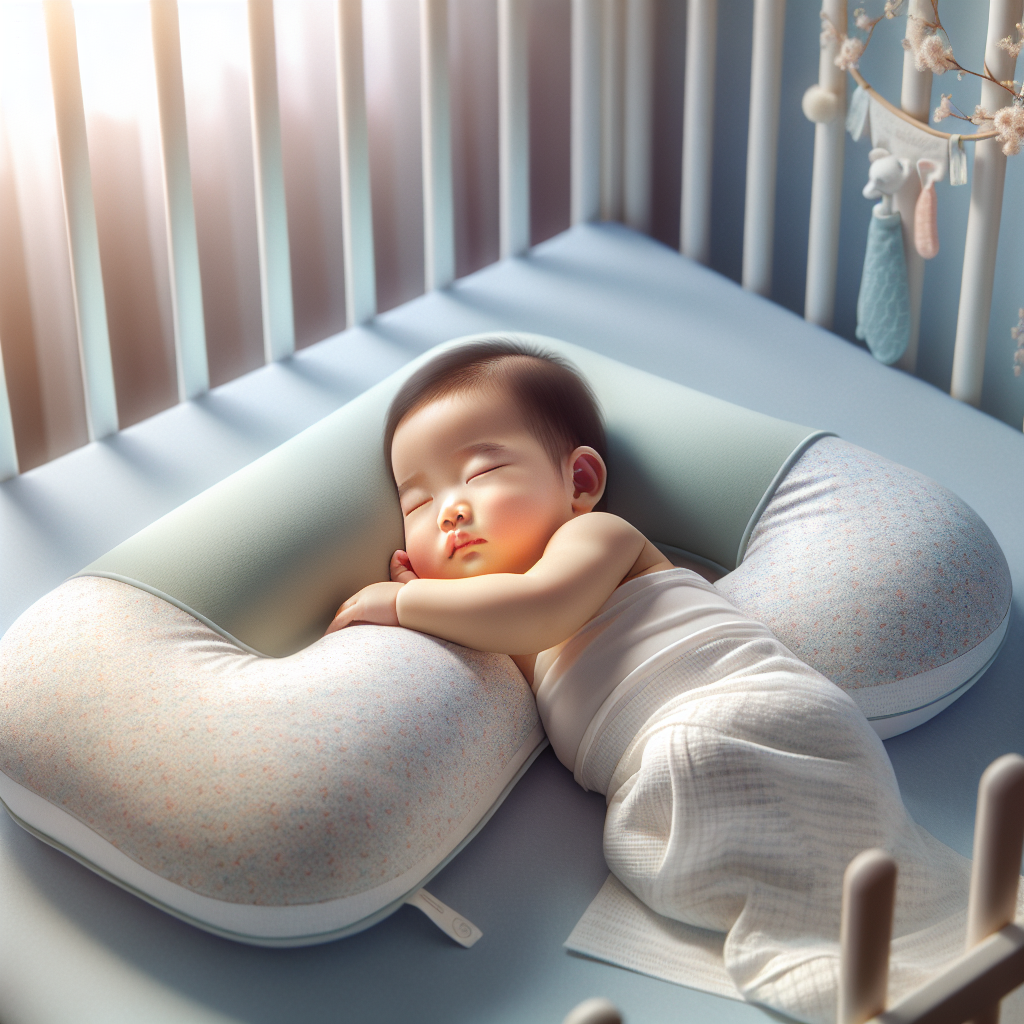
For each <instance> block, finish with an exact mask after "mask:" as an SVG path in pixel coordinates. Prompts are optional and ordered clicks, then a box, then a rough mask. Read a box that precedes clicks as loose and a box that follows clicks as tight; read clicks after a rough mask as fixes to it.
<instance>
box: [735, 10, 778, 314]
mask: <svg viewBox="0 0 1024 1024" xmlns="http://www.w3.org/2000/svg"><path fill="white" fill-rule="evenodd" d="M785 27H786V0H754V45H753V52H752V54H751V61H750V119H749V122H748V125H747V195H746V205H745V207H744V212H743V287H744V288H746V289H748V290H749V291H752V292H756V293H757V294H758V295H764V296H766V297H767V296H770V295H771V291H772V243H773V239H774V233H775V177H776V170H777V162H778V152H779V98H780V95H781V91H782V37H783V30H784V29H785Z"/></svg>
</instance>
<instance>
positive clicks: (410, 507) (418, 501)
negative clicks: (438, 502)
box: [402, 498, 434, 516]
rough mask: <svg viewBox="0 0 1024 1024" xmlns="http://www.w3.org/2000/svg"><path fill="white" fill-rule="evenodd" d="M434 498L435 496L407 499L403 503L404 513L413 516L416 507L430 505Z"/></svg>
mask: <svg viewBox="0 0 1024 1024" xmlns="http://www.w3.org/2000/svg"><path fill="white" fill-rule="evenodd" d="M433 500H434V499H433V498H413V499H412V500H411V501H405V502H403V503H402V515H403V516H411V515H412V514H413V512H415V511H416V509H418V508H423V506H424V505H429V504H430V502H431V501H433Z"/></svg>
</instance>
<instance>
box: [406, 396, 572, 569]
mask: <svg viewBox="0 0 1024 1024" xmlns="http://www.w3.org/2000/svg"><path fill="white" fill-rule="evenodd" d="M565 461H566V465H565V466H564V467H563V466H556V465H554V464H553V463H552V461H551V457H550V456H549V455H548V453H547V451H546V450H545V449H544V447H543V446H542V445H541V443H540V442H539V441H538V440H537V438H536V437H534V435H533V434H532V433H530V431H529V430H528V429H527V428H526V425H525V424H524V422H523V417H522V414H521V413H520V412H519V410H518V409H517V408H516V407H515V406H514V405H513V404H512V403H511V402H510V401H508V400H507V399H505V398H503V397H501V396H499V395H497V394H495V393H494V392H492V391H469V392H466V393H464V394H460V395H454V396H452V397H450V398H445V399H441V400H439V401H436V402H431V403H430V404H428V405H425V406H423V407H422V408H420V409H417V410H415V411H414V412H412V413H410V414H409V415H408V416H407V417H406V418H405V419H404V420H402V422H401V423H400V424H399V426H398V429H397V430H396V431H395V437H394V441H393V443H392V446H391V464H392V469H393V471H394V474H395V480H396V482H397V483H398V492H399V497H400V499H401V502H402V514H403V516H404V519H405V549H406V552H407V553H408V555H409V560H410V562H411V563H412V568H413V571H414V572H415V573H416V575H417V576H419V577H421V578H425V579H457V578H461V577H466V576H480V575H483V574H484V573H493V572H514V573H523V572H526V570H527V569H529V568H530V567H531V566H532V565H534V564H535V563H536V562H537V560H538V559H539V558H540V556H541V555H542V554H543V553H544V548H545V546H546V545H547V542H548V541H549V540H550V539H551V535H552V534H553V533H554V532H555V531H556V530H557V529H558V528H559V527H560V526H562V525H563V524H564V523H567V522H568V521H569V520H570V519H572V518H573V515H574V512H573V504H572V498H573V485H572V475H571V471H570V470H571V467H570V466H569V464H568V463H569V458H568V457H567V458H566V460H565Z"/></svg>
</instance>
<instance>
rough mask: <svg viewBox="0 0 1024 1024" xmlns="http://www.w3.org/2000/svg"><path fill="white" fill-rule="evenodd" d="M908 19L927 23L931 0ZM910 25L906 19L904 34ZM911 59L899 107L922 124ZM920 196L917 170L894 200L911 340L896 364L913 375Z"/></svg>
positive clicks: (923, 105)
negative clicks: (916, 222)
mask: <svg viewBox="0 0 1024 1024" xmlns="http://www.w3.org/2000/svg"><path fill="white" fill-rule="evenodd" d="M907 13H908V15H911V16H913V17H915V18H924V19H925V20H926V21H930V20H931V17H932V5H931V0H910V7H909V9H908V11H907ZM910 26H911V21H910V18H909V17H908V18H907V30H908V31H909V30H910ZM914 60H915V58H914V55H913V53H911V51H910V50H906V51H904V53H903V87H902V90H901V92H900V106H901V107H902V108H903V109H904V110H905V111H906V112H907V113H908V114H909V115H910V116H911V117H916V118H917V119H918V120H919V121H923V122H925V123H927V122H928V120H929V119H930V118H931V100H932V73H931V72H930V71H918V70H917V68H916V67H915V66H914ZM920 194H921V179H920V177H919V176H918V174H917V171H916V169H915V170H912V171H911V174H910V176H909V177H908V178H907V180H906V181H905V182H904V183H903V187H902V188H901V189H900V190H899V192H897V193H896V195H895V196H894V197H893V198H894V200H895V205H896V210H897V212H898V213H899V215H900V226H901V228H902V229H903V253H904V255H905V256H906V259H907V286H908V289H909V292H910V338H909V339H908V341H907V351H906V352H904V353H903V357H902V358H901V359H900V361H899V367H900V369H901V370H906V371H907V373H913V372H914V371H915V370H916V369H917V345H918V339H919V335H920V333H921V298H922V296H923V295H924V260H923V259H922V258H921V256H920V255H918V252H917V247H916V246H915V245H914V209H915V207H916V206H917V197H918V196H919V195H920Z"/></svg>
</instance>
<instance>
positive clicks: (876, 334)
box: [803, 0, 1024, 369]
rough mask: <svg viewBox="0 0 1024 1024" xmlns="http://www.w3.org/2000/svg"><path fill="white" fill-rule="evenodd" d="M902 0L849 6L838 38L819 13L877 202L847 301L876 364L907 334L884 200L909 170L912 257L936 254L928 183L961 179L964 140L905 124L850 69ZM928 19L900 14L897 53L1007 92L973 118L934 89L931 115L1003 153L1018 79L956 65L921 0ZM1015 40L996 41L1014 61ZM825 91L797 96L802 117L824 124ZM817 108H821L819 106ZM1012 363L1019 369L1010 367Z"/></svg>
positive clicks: (1013, 145) (1019, 118) (1023, 96)
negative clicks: (847, 84)
mask: <svg viewBox="0 0 1024 1024" xmlns="http://www.w3.org/2000/svg"><path fill="white" fill-rule="evenodd" d="M903 4H904V0H885V8H884V10H883V12H882V13H881V14H880V15H879V16H878V17H877V18H870V17H868V15H867V14H866V13H865V11H864V9H863V8H859V9H858V10H856V11H854V14H853V18H854V24H855V25H856V27H857V28H858V29H860V30H861V31H862V32H864V33H866V34H865V35H864V36H863V37H862V36H859V35H848V34H847V33H846V32H845V31H843V28H844V27H843V26H838V25H834V24H833V23H832V22H831V20H830V19H829V18H828V17H827V15H826V14H825V12H824V11H823V12H822V14H821V17H822V33H821V43H822V46H823V47H824V46H826V45H828V44H829V43H835V44H836V45H837V48H838V54H837V56H836V58H835V63H836V66H837V67H839V68H841V69H842V70H844V71H848V72H849V73H850V74H851V75H852V76H853V78H854V80H855V81H856V82H857V89H856V91H855V92H854V94H853V96H852V97H851V100H850V107H849V113H848V115H847V119H846V127H847V130H848V131H849V132H850V134H851V136H852V137H853V138H854V140H857V139H860V138H861V136H862V135H863V134H864V132H865V131H866V130H867V131H870V134H871V142H872V149H871V152H870V153H869V154H868V159H869V161H870V163H871V166H870V170H869V172H868V183H867V185H865V187H864V196H865V197H866V198H868V199H880V200H881V202H879V203H878V204H877V205H876V206H875V208H874V210H873V211H872V213H873V215H872V217H871V222H870V226H869V227H868V241H867V249H866V251H865V254H864V271H863V275H862V277H861V286H860V293H859V296H858V299H857V332H856V334H857V337H858V338H859V339H861V340H862V341H865V342H866V343H867V346H868V348H869V349H870V350H871V352H872V354H873V355H874V356H875V357H876V358H877V359H879V360H880V361H881V362H883V363H888V364H891V363H895V362H896V361H897V360H899V359H900V358H901V357H902V356H903V353H904V352H905V351H906V348H907V344H908V342H909V340H910V294H909V286H908V279H907V264H906V258H905V255H904V250H903V229H902V224H901V221H900V214H899V211H898V210H896V209H895V208H894V206H893V196H894V195H896V193H897V192H899V191H900V189H901V188H902V187H903V186H904V184H905V183H906V182H907V181H908V179H909V178H910V177H911V176H912V175H917V177H918V179H919V180H920V184H921V191H920V194H919V196H918V198H917V202H916V205H915V207H914V225H913V233H912V238H913V244H914V248H915V249H916V250H917V252H918V254H919V255H920V256H921V257H922V259H926V260H930V259H932V258H933V257H934V256H935V255H937V253H938V251H939V233H938V222H937V218H936V212H937V203H936V196H935V185H936V183H937V182H939V181H942V179H943V178H944V177H945V176H946V174H947V173H948V174H949V181H950V184H951V185H964V184H966V183H967V158H966V154H965V152H964V139H963V137H962V136H961V135H959V134H952V135H947V134H945V133H943V132H939V131H936V130H935V129H932V128H929V127H928V126H927V125H925V124H922V123H921V122H920V121H917V120H915V119H914V118H912V117H911V116H910V115H909V114H907V113H905V112H904V111H902V110H900V109H899V108H897V107H894V106H893V105H892V104H891V103H889V102H888V101H887V100H885V99H884V98H883V97H882V96H880V95H879V94H878V93H877V92H875V90H874V89H872V88H871V86H870V85H868V83H867V82H866V81H864V79H863V77H862V76H861V75H860V73H859V71H858V67H859V64H860V59H861V57H862V56H863V54H864V51H865V49H866V48H867V45H868V43H869V42H870V41H871V36H872V34H873V33H874V31H875V27H876V26H877V25H878V24H879V22H881V21H883V20H891V19H892V18H895V17H896V15H897V14H899V13H900V9H901V8H902V7H903ZM931 11H932V16H931V18H925V17H918V16H916V15H914V14H909V13H908V14H907V21H908V25H907V32H906V37H905V38H904V40H903V47H904V49H906V50H908V51H910V53H911V54H913V56H914V64H915V67H916V68H917V70H918V71H931V72H932V73H933V74H935V75H942V74H944V73H945V72H947V71H955V72H956V75H957V79H958V80H960V79H962V78H963V77H964V75H971V76H973V77H975V78H980V79H984V80H986V81H988V82H992V83H994V84H996V85H998V86H999V87H1000V88H1001V89H1003V90H1005V92H1006V93H1007V94H1008V99H1009V103H1008V105H1007V106H1004V107H1001V108H1000V109H999V110H996V111H995V112H994V113H990V112H989V111H987V110H985V109H984V108H983V107H981V106H976V107H975V108H974V113H973V114H967V113H964V112H963V111H962V110H960V108H959V107H957V106H956V105H955V104H954V103H953V99H952V93H950V94H949V95H943V96H942V99H941V102H940V103H939V106H938V107H937V108H936V109H935V112H934V114H933V120H934V121H935V122H939V121H942V120H944V119H946V118H948V117H952V118H956V119H959V120H962V121H967V122H970V123H971V124H973V125H975V126H976V131H975V133H974V134H971V135H970V136H968V140H969V141H971V142H977V141H980V140H981V139H990V138H995V139H998V140H999V142H1001V143H1002V151H1003V153H1005V154H1006V155H1007V156H1012V155H1015V154H1017V153H1019V152H1020V151H1021V148H1022V146H1024V84H1022V83H1019V82H1016V81H1005V82H999V81H997V80H996V79H995V78H994V77H993V76H992V74H991V73H990V72H989V69H988V67H987V66H986V67H985V69H984V71H983V72H980V73H979V72H977V71H972V70H970V69H969V68H966V67H964V66H963V65H962V64H960V62H959V61H958V60H957V59H956V57H955V56H954V54H953V47H952V44H951V43H950V41H949V36H948V35H947V34H946V30H945V28H944V27H943V25H942V21H941V19H940V17H939V4H938V0H931ZM1016 30H1017V33H1016V34H1017V38H1016V39H1014V38H1013V37H1012V36H1007V38H1005V39H1003V40H1002V41H1001V42H1000V44H999V45H1000V46H1001V47H1002V48H1003V49H1004V50H1006V51H1007V52H1008V53H1009V54H1010V55H1011V56H1012V57H1013V58H1014V59H1016V58H1017V56H1018V54H1019V53H1020V51H1021V49H1022V47H1024V26H1022V25H1020V24H1018V25H1017V26H1016ZM834 101H835V97H834V96H833V95H832V94H831V93H828V92H827V91H826V90H824V89H821V88H820V87H819V86H812V87H811V88H810V89H808V90H807V93H806V94H805V95H804V101H803V107H804V113H805V114H806V115H807V117H808V118H809V119H810V120H812V121H818V120H828V119H830V116H831V110H830V109H826V108H828V107H830V106H831V105H832V104H834ZM819 107H820V108H821V109H820V110H819ZM1018 369H1019V367H1018Z"/></svg>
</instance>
